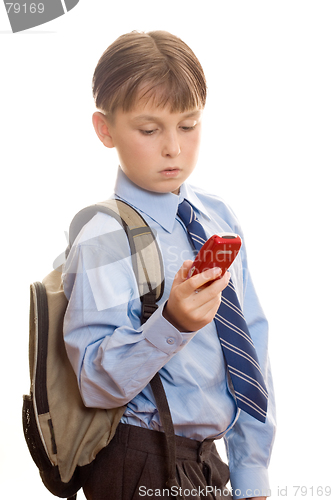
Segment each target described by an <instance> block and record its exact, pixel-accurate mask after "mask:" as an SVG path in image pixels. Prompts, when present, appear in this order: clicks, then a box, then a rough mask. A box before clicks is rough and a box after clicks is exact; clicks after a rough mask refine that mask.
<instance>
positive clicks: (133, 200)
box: [114, 167, 210, 233]
mask: <svg viewBox="0 0 333 500" xmlns="http://www.w3.org/2000/svg"><path fill="white" fill-rule="evenodd" d="M114 191H115V195H116V196H117V197H119V198H121V199H123V200H124V201H127V202H128V203H130V204H131V205H132V206H133V207H134V208H137V209H138V210H140V211H141V212H143V213H145V214H147V215H148V216H149V217H150V218H151V219H153V220H155V221H156V222H157V223H158V224H159V225H160V226H162V227H163V228H164V229H165V230H166V231H168V232H169V233H171V232H172V230H173V226H174V223H175V219H176V215H177V211H178V205H179V203H181V202H182V201H183V200H184V199H186V200H187V201H189V202H190V203H191V205H192V206H193V207H194V208H195V209H197V211H199V212H201V213H202V214H203V215H204V216H205V217H207V218H208V219H210V216H209V214H208V212H207V210H206V209H205V207H204V206H203V204H202V203H201V201H200V200H199V198H198V196H197V195H196V194H195V192H194V191H193V189H192V187H191V186H190V185H189V184H187V183H186V182H185V183H184V184H182V185H181V186H180V192H179V195H176V194H173V193H154V192H152V191H146V190H145V189H142V188H140V187H139V186H137V185H136V184H134V183H133V182H132V181H131V180H130V179H129V178H128V177H127V176H126V175H125V174H124V172H123V171H122V169H121V168H120V167H119V168H118V175H117V179H116V183H115V190H114Z"/></svg>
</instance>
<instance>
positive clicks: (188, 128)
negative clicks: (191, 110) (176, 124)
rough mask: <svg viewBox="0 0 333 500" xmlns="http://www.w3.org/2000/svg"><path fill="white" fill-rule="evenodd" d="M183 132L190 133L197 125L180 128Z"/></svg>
mask: <svg viewBox="0 0 333 500" xmlns="http://www.w3.org/2000/svg"><path fill="white" fill-rule="evenodd" d="M180 128H181V129H182V130H184V132H188V131H189V130H194V129H195V125H192V127H180Z"/></svg>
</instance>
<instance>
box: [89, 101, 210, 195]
mask: <svg viewBox="0 0 333 500" xmlns="http://www.w3.org/2000/svg"><path fill="white" fill-rule="evenodd" d="M201 115H202V110H200V109H193V110H192V111H186V112H183V113H179V112H176V113H171V112H170V109H169V107H165V108H158V107H156V106H155V105H154V104H153V103H150V102H148V103H146V104H137V105H136V107H135V108H134V109H133V110H132V111H129V112H124V111H122V110H121V109H118V110H117V111H116V112H115V114H114V116H113V119H112V123H110V122H109V121H106V118H105V116H104V115H102V113H95V114H94V117H93V121H94V126H95V129H96V132H97V135H98V136H99V137H100V139H101V140H102V142H103V143H104V144H105V146H107V147H115V148H116V149H117V153H118V156H119V160H120V166H121V168H122V170H123V171H124V173H125V174H126V176H127V177H128V178H129V179H130V180H131V181H132V182H134V183H135V184H137V185H138V186H140V187H141V188H143V189H146V190H148V191H154V192H158V193H167V192H173V193H175V194H177V193H178V192H179V187H180V186H181V184H182V183H183V182H184V181H185V180H186V179H187V178H188V176H189V175H190V174H191V172H192V171H193V169H194V167H195V165H196V162H197V158H198V153H199V145H200V136H201Z"/></svg>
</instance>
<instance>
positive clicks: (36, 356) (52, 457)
mask: <svg viewBox="0 0 333 500" xmlns="http://www.w3.org/2000/svg"><path fill="white" fill-rule="evenodd" d="M97 212H104V213H106V214H109V215H110V216H112V217H114V218H115V219H117V220H118V222H119V223H120V224H121V226H122V227H123V228H124V230H125V232H126V235H127V237H128V241H129V245H130V249H131V254H132V263H133V269H134V272H135V276H136V279H137V283H138V287H139V291H140V297H141V301H142V318H141V320H142V322H144V321H146V320H147V319H148V317H149V316H150V315H151V314H152V312H154V310H155V309H156V308H157V305H156V302H157V301H158V300H159V299H160V298H161V296H162V294H163V286H164V278H163V265H162V258H161V253H160V250H159V247H158V245H157V243H156V238H155V235H154V234H153V232H152V230H151V229H150V227H149V226H148V225H147V224H146V222H145V221H144V219H143V218H142V217H141V215H140V214H139V213H138V212H136V211H135V210H134V209H133V208H132V207H130V206H129V205H127V204H126V203H124V202H123V201H120V200H108V201H105V202H102V203H100V204H97V205H93V206H90V207H87V208H85V209H83V210H81V212H79V213H78V214H77V215H76V216H75V218H74V219H73V221H72V223H71V226H70V231H69V247H68V249H67V253H66V255H68V251H69V249H70V247H71V245H72V244H73V242H74V240H75V238H76V236H77V235H78V233H79V232H80V230H81V228H82V227H83V226H84V225H85V224H86V223H87V222H88V221H89V220H90V219H91V218H92V217H93V216H94V215H95V214H96V213H97ZM30 289H31V302H30V336H29V367H30V394H29V395H25V396H23V429H24V434H25V438H26V442H27V445H28V447H29V450H30V453H31V455H32V458H33V459H34V461H35V463H36V465H37V467H38V468H39V472H40V475H41V478H42V480H43V482H44V484H45V486H46V487H47V488H48V489H49V491H51V493H53V494H54V495H56V496H58V497H61V498H66V497H71V498H72V499H74V498H76V492H77V491H78V490H79V489H80V488H81V487H82V486H83V484H84V480H85V478H86V477H87V476H88V472H89V468H90V467H91V464H92V462H93V460H94V459H95V457H96V455H97V453H98V452H99V451H100V450H101V449H103V448H104V447H105V446H107V445H108V443H109V442H110V441H111V439H112V437H113V436H114V433H115V431H116V428H117V425H118V423H119V421H120V419H121V416H122V414H123V412H124V410H125V407H121V408H115V409H112V410H103V409H95V408H87V407H85V406H84V404H83V402H82V399H81V396H80V392H79V389H78V385H77V379H76V376H75V374H74V371H73V368H72V366H71V364H70V362H69V360H68V357H67V353H66V349H65V345H64V340H63V319H64V314H65V311H66V307H67V299H66V297H65V294H64V292H63V287H62V281H61V268H58V269H55V270H53V271H52V272H51V273H50V274H49V275H48V276H46V278H45V279H44V280H43V282H42V283H40V282H36V283H33V284H32V285H31V287H30ZM160 386H161V384H160Z"/></svg>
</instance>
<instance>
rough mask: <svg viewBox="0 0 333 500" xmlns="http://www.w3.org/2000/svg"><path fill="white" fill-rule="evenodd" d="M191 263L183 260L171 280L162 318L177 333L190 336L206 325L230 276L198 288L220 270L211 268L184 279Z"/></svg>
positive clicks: (218, 304) (216, 308)
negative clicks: (186, 333)
mask: <svg viewBox="0 0 333 500" xmlns="http://www.w3.org/2000/svg"><path fill="white" fill-rule="evenodd" d="M192 264H193V262H192V261H191V260H186V261H185V262H184V263H183V265H182V267H181V268H180V269H179V271H178V272H177V274H176V276H175V279H174V280H173V284H172V288H171V292H170V297H169V299H168V301H167V303H166V305H165V307H164V311H163V316H164V317H165V319H166V320H167V321H169V323H171V324H172V325H173V326H174V327H175V328H177V330H179V331H180V332H194V331H197V330H200V328H203V327H204V326H206V325H208V323H210V322H211V321H212V320H213V319H214V317H215V314H216V312H217V310H218V308H219V306H220V303H221V292H222V290H224V289H225V288H226V286H227V285H228V283H229V279H230V273H229V271H227V272H226V273H225V275H224V276H223V278H221V279H219V280H216V281H213V282H212V283H210V284H209V285H207V286H205V287H204V288H201V287H202V286H203V285H205V283H207V282H209V281H211V280H213V279H215V278H218V277H219V276H220V275H221V272H222V271H221V269H220V268H213V269H209V270H208V271H205V272H203V273H201V274H197V275H195V276H192V277H191V278H190V279H187V275H188V272H189V270H190V269H191V267H192Z"/></svg>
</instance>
